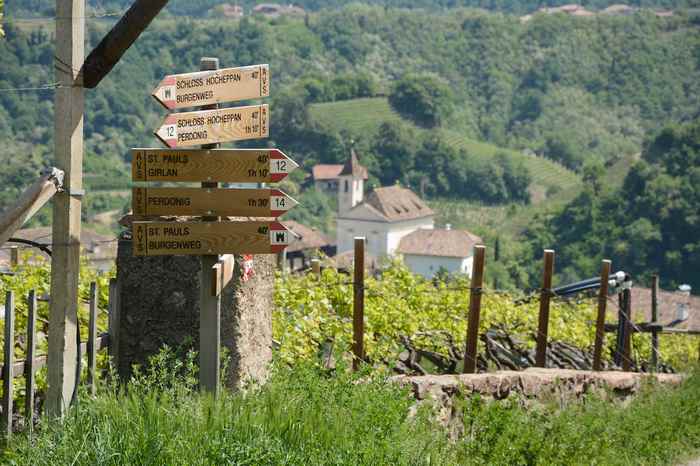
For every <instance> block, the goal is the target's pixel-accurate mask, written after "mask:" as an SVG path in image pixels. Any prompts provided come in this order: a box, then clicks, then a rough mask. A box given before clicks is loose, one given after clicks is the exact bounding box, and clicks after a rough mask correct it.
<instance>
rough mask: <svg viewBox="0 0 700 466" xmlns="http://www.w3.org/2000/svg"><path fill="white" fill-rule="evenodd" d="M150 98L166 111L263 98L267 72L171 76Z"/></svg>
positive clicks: (230, 70)
mask: <svg viewBox="0 0 700 466" xmlns="http://www.w3.org/2000/svg"><path fill="white" fill-rule="evenodd" d="M152 95H153V97H154V98H155V99H156V100H157V101H158V102H159V103H160V104H162V105H163V106H164V107H165V108H167V109H169V110H173V109H178V108H184V107H192V106H200V105H212V104H218V103H223V102H234V101H236V100H245V99H257V98H260V97H267V96H269V95H270V68H269V66H268V65H253V66H244V67H240V68H223V69H217V70H207V71H199V72H196V73H184V74H171V75H168V76H166V77H165V78H163V80H162V81H161V82H160V83H159V84H158V87H156V89H155V90H154V91H153V94H152Z"/></svg>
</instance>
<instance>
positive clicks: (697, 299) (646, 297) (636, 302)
mask: <svg viewBox="0 0 700 466" xmlns="http://www.w3.org/2000/svg"><path fill="white" fill-rule="evenodd" d="M686 286H687V285H686ZM690 291H691V290H690V287H688V289H686V290H675V291H666V290H659V291H658V293H657V316H658V317H657V321H658V322H659V323H661V324H663V325H664V326H669V327H673V328H677V329H686V330H692V331H700V296H695V295H692V294H690ZM630 299H631V300H632V320H633V321H634V322H635V323H639V322H651V288H645V287H642V286H633V287H632V289H631V290H630ZM611 304H612V305H611V306H608V321H609V322H615V321H617V318H618V313H619V307H618V301H617V299H613V300H611Z"/></svg>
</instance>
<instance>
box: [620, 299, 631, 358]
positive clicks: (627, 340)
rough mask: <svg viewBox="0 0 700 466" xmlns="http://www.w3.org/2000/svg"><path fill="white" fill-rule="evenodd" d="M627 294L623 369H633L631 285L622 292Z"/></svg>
mask: <svg viewBox="0 0 700 466" xmlns="http://www.w3.org/2000/svg"><path fill="white" fill-rule="evenodd" d="M622 293H623V294H624V295H625V300H624V301H625V314H626V318H625V321H624V327H623V328H624V338H623V339H622V370H623V371H630V370H632V291H631V290H630V288H629V287H627V288H625V290H624V291H623V292H622Z"/></svg>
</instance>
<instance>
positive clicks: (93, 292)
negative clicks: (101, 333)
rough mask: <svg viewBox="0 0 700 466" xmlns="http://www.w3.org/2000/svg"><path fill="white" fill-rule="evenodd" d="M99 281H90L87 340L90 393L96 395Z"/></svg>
mask: <svg viewBox="0 0 700 466" xmlns="http://www.w3.org/2000/svg"><path fill="white" fill-rule="evenodd" d="M97 291H98V290H97V283H95V282H92V283H90V318H89V320H88V341H87V358H88V379H87V383H88V391H89V393H90V395H92V396H95V394H96V393H97V385H96V380H97V313H98V311H99V309H98V304H99V303H98V301H99V295H98V294H97Z"/></svg>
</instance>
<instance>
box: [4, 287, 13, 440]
mask: <svg viewBox="0 0 700 466" xmlns="http://www.w3.org/2000/svg"><path fill="white" fill-rule="evenodd" d="M4 343H5V345H4V350H5V352H4V361H3V364H4V366H3V367H4V370H3V373H2V389H3V391H2V434H3V437H4V439H5V441H7V440H8V439H9V438H10V436H11V435H12V397H13V396H14V395H13V390H12V388H13V385H12V380H13V378H14V374H13V372H12V370H13V367H14V362H15V295H14V293H13V292H12V291H8V292H7V293H6V294H5V342H4Z"/></svg>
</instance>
